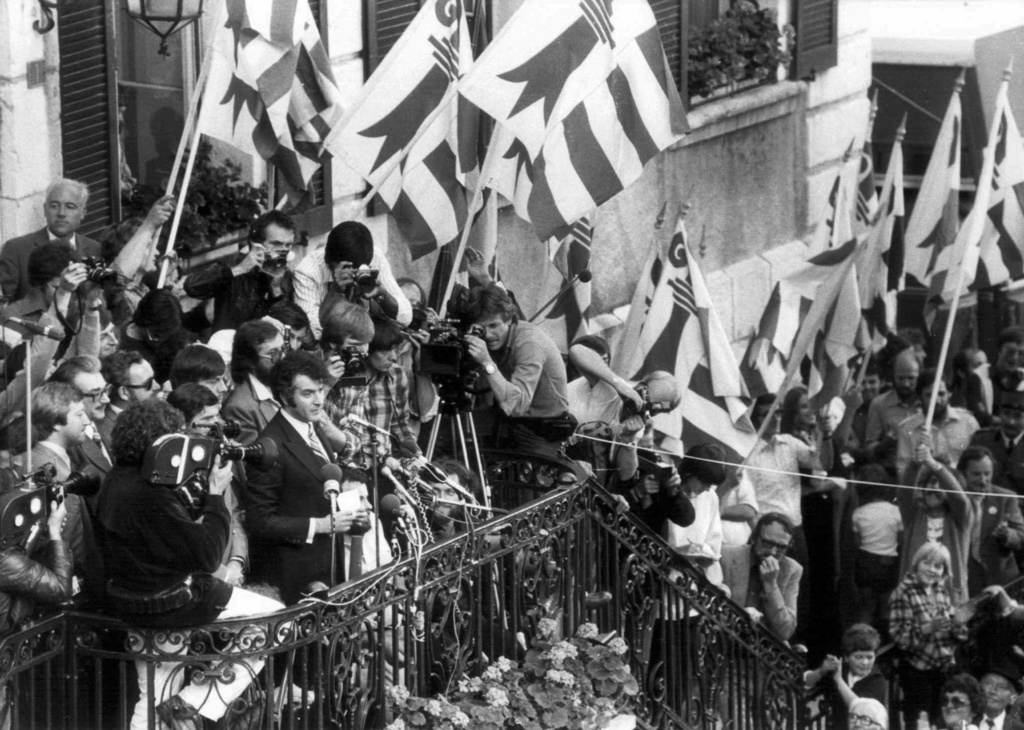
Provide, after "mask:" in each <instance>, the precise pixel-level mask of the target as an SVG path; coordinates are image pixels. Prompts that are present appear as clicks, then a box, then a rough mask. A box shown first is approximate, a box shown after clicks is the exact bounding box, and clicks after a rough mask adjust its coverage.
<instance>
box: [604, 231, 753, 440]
mask: <svg viewBox="0 0 1024 730" xmlns="http://www.w3.org/2000/svg"><path fill="white" fill-rule="evenodd" d="M623 362H624V369H623V370H622V372H624V373H627V374H628V376H630V377H632V378H641V377H643V376H645V375H647V374H649V373H651V372H654V371H656V370H663V371H666V372H669V373H672V374H673V375H674V376H675V377H676V380H678V382H679V387H680V389H681V390H682V392H683V399H682V402H681V403H680V405H679V407H678V408H677V409H676V410H674V411H672V412H671V413H663V414H659V415H657V416H655V417H654V428H655V430H656V431H657V432H658V433H659V434H660V435H661V436H662V438H663V441H662V445H663V446H664V447H665V448H667V449H668V450H670V451H675V452H677V453H680V454H681V453H682V449H683V444H688V445H691V446H692V445H695V444H698V443H706V442H716V443H720V444H722V445H723V446H724V447H725V448H726V450H727V451H728V452H729V453H730V456H732V457H733V458H736V459H742V456H745V455H746V454H747V453H748V452H749V451H750V449H751V448H752V447H753V445H754V441H755V434H754V430H753V428H752V427H751V426H750V423H749V421H748V419H747V415H746V411H747V405H748V403H747V401H748V398H747V392H746V389H745V387H744V385H743V380H742V378H741V377H740V371H739V367H738V366H737V364H736V360H735V357H734V356H733V353H732V346H731V345H730V343H729V338H728V336H727V335H726V333H725V329H724V328H723V327H722V324H721V322H720V321H719V319H718V314H717V313H716V312H715V308H714V304H713V303H712V301H711V296H710V294H709V293H708V290H707V286H706V285H705V283H704V277H703V276H702V274H701V271H700V268H699V267H698V266H697V262H696V260H695V259H694V258H693V257H692V256H691V254H690V251H689V249H688V248H687V245H686V229H685V227H684V225H683V219H682V218H680V219H679V221H678V223H677V225H676V232H675V235H674V236H673V237H672V241H671V242H670V244H669V247H668V251H667V252H666V255H665V259H664V269H663V270H662V271H660V273H659V277H658V282H657V284H656V286H655V288H654V291H653V293H652V296H651V303H650V306H649V308H648V316H647V321H646V323H645V325H644V328H643V332H642V333H641V335H640V338H639V342H638V344H637V347H635V348H631V349H630V350H629V351H626V352H625V353H623ZM683 414H689V415H690V416H691V418H689V419H684V417H683ZM694 416H696V417H694Z"/></svg>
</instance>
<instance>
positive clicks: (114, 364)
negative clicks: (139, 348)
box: [101, 350, 146, 388]
mask: <svg viewBox="0 0 1024 730" xmlns="http://www.w3.org/2000/svg"><path fill="white" fill-rule="evenodd" d="M144 362H146V358H144V357H143V356H142V355H140V354H139V353H137V352H135V351H134V350H118V351H117V352H113V353H111V354H109V355H107V356H106V357H105V358H103V366H102V369H101V372H102V373H103V377H104V378H106V381H107V382H108V383H110V384H111V385H112V386H114V387H115V388H120V387H121V386H122V385H124V384H125V383H127V382H128V371H129V370H130V369H131V368H132V366H133V365H141V364H142V363H144Z"/></svg>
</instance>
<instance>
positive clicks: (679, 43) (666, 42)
mask: <svg viewBox="0 0 1024 730" xmlns="http://www.w3.org/2000/svg"><path fill="white" fill-rule="evenodd" d="M683 2H684V0H651V10H653V11H654V17H655V19H656V20H657V21H658V30H659V31H660V32H661V45H662V46H664V47H665V58H667V59H668V66H669V68H670V69H672V78H674V79H675V80H676V87H677V88H679V89H681V90H682V92H683V93H682V94H681V96H682V98H683V99H685V98H686V94H685V91H686V89H684V88H682V86H680V84H685V83H686V73H685V71H684V68H685V59H686V55H685V54H686V34H685V33H683V13H682V8H683Z"/></svg>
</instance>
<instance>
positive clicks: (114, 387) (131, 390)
mask: <svg viewBox="0 0 1024 730" xmlns="http://www.w3.org/2000/svg"><path fill="white" fill-rule="evenodd" d="M101 372H102V374H103V377H104V378H105V379H106V382H107V383H109V384H110V394H109V396H110V402H109V403H107V404H106V408H105V409H104V415H103V418H102V419H101V420H98V421H95V423H96V428H97V430H98V431H99V432H100V437H101V438H102V439H103V443H105V444H107V445H108V448H109V444H110V443H111V438H110V435H111V433H112V432H113V430H114V424H115V423H116V422H117V418H118V416H120V415H121V412H122V411H123V410H124V409H125V408H127V407H128V406H130V405H131V404H132V403H140V402H142V401H145V400H149V399H150V398H152V397H154V396H155V395H156V394H157V393H159V392H160V384H159V383H157V382H156V378H155V376H154V374H153V366H152V365H150V364H149V361H148V360H146V358H144V357H143V356H142V355H141V354H139V353H137V352H134V351H130V350H118V351H117V352H115V353H114V354H113V355H110V356H109V357H107V358H105V359H104V360H103V367H102V369H101ZM97 412H98V411H97Z"/></svg>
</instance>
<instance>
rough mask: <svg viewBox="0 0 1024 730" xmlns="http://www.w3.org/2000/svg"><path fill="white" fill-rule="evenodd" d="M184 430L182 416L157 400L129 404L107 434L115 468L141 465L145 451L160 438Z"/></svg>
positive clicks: (176, 410) (168, 405)
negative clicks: (109, 433)
mask: <svg viewBox="0 0 1024 730" xmlns="http://www.w3.org/2000/svg"><path fill="white" fill-rule="evenodd" d="M184 427H185V420H184V417H183V416H182V415H181V411H179V410H178V409H177V408H175V407H174V406H172V405H170V404H169V403H167V402H166V401H163V400H161V399H160V398H149V399H148V400H144V401H140V402H137V403H132V404H131V405H130V406H128V407H127V408H125V409H124V411H122V413H121V415H120V416H118V417H117V422H116V423H115V424H114V430H113V432H112V433H111V435H110V453H111V456H113V457H114V463H115V464H116V465H117V466H142V459H143V457H145V455H146V449H148V448H149V447H150V446H152V445H153V442H154V441H156V440H157V439H158V438H160V437H161V436H166V435H167V434H169V433H175V432H177V431H180V430H181V429H182V428H184Z"/></svg>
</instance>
